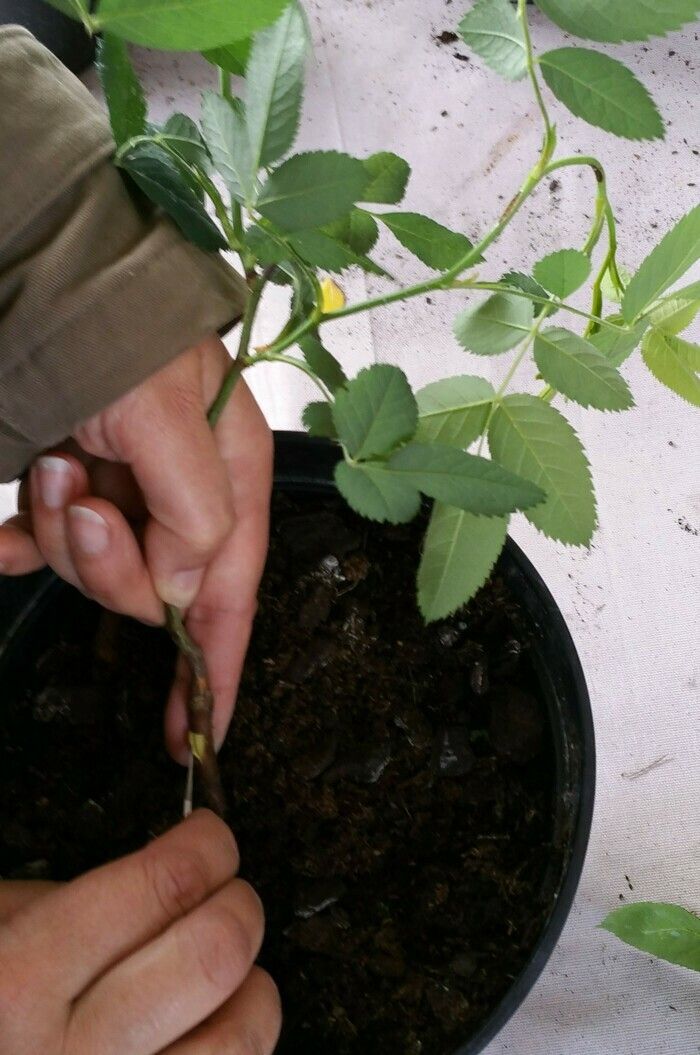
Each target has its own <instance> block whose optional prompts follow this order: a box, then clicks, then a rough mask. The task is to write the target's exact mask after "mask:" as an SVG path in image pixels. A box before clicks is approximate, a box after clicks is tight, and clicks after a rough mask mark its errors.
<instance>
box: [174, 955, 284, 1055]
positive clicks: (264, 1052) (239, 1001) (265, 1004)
mask: <svg viewBox="0 0 700 1055" xmlns="http://www.w3.org/2000/svg"><path fill="white" fill-rule="evenodd" d="M281 1026H282V1009H281V1004H280V997H279V993H278V991H277V986H276V985H275V983H274V982H273V980H272V978H270V976H269V974H267V973H266V972H265V971H263V970H261V969H260V968H259V967H254V968H253V970H252V971H251V972H250V974H249V975H248V977H247V978H246V980H245V982H244V983H243V985H242V986H241V988H240V989H239V990H238V992H237V993H235V994H234V995H233V996H232V997H231V999H230V1000H228V1001H227V1002H226V1003H225V1004H224V1006H223V1007H221V1008H220V1009H219V1010H218V1011H217V1012H216V1013H215V1014H214V1015H212V1016H211V1018H209V1019H208V1020H207V1021H206V1022H204V1023H203V1024H202V1025H201V1026H199V1028H198V1029H195V1030H194V1031H193V1032H192V1033H190V1035H189V1036H188V1037H185V1038H184V1039H183V1040H181V1041H179V1042H178V1043H176V1044H173V1045H172V1047H170V1048H168V1049H167V1050H166V1051H165V1052H164V1053H163V1055H213V1053H214V1052H216V1055H272V1052H273V1051H274V1050H275V1047H276V1045H277V1041H278V1040H279V1035H280V1030H281Z"/></svg>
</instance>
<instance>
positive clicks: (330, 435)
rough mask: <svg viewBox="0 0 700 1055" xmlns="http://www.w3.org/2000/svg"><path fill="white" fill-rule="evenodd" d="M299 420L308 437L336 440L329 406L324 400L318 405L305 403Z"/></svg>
mask: <svg viewBox="0 0 700 1055" xmlns="http://www.w3.org/2000/svg"><path fill="white" fill-rule="evenodd" d="M301 420H302V424H303V425H304V428H305V429H306V431H307V432H308V434H309V436H323V437H324V438H325V439H329V440H334V439H335V438H336V431H335V425H334V424H333V415H332V414H331V405H330V403H327V402H326V401H325V400H320V401H319V402H318V403H307V405H306V406H305V407H304V412H303V414H302V416H301Z"/></svg>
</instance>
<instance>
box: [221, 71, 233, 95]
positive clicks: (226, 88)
mask: <svg viewBox="0 0 700 1055" xmlns="http://www.w3.org/2000/svg"><path fill="white" fill-rule="evenodd" d="M219 94H220V95H223V97H224V99H228V101H229V102H231V101H232V100H233V96H232V94H231V74H230V73H228V71H227V70H222V69H221V67H219Z"/></svg>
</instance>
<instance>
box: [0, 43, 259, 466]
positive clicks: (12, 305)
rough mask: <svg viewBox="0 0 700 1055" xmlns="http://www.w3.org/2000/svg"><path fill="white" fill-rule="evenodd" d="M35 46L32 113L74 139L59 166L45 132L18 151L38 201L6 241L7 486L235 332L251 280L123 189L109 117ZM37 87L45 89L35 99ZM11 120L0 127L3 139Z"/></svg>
mask: <svg viewBox="0 0 700 1055" xmlns="http://www.w3.org/2000/svg"><path fill="white" fill-rule="evenodd" d="M29 39H30V45H27V44H26V41H25V40H24V39H23V40H22V47H23V49H24V50H27V51H28V53H29V54H30V57H31V55H32V54H34V57H35V58H36V53H38V54H39V56H40V58H41V61H40V62H39V63H38V67H39V73H38V74H37V73H36V67H35V68H34V72H32V69H31V68H27V67H26V65H25V66H24V67H23V75H24V77H25V78H28V79H29V80H30V81H32V83H33V84H34V91H33V97H34V101H33V104H32V105H33V106H34V107H37V106H38V107H39V108H40V109H41V107H42V106H44V107H45V109H48V110H51V111H52V113H53V116H54V117H55V119H56V120H59V121H63V123H64V125H65V126H67V127H69V128H71V129H72V131H71V135H70V136H69V137H68V139H67V141H66V143H65V144H64V146H62V145H61V143H60V141H59V140H53V141H52V142H53V146H52V149H53V150H57V151H59V153H60V157H59V158H57V159H56V158H52V157H51V156H50V155H47V153H46V149H45V140H44V138H42V135H41V133H40V131H39V128H40V127H49V126H47V125H46V124H45V122H44V121H43V120H40V119H39V120H38V123H37V134H36V142H34V143H26V140H23V142H24V144H25V153H26V159H20V160H21V161H24V160H26V161H27V162H28V164H25V165H23V166H22V167H23V168H24V178H25V181H26V183H28V184H31V183H34V187H35V190H37V195H36V196H35V195H31V196H30V197H31V208H28V209H27V211H26V213H25V214H24V216H23V217H22V222H21V223H16V222H14V220H15V217H16V215H17V214H16V213H13V224H12V229H11V230H9V231H8V230H7V229H6V230H5V232H4V233H3V236H2V237H0V480H3V481H6V480H9V479H12V478H14V477H16V476H17V475H19V474H20V473H21V472H22V471H23V470H24V469H25V468H26V466H27V465H28V463H29V462H30V461H31V459H32V458H33V457H34V456H35V455H36V454H37V453H38V452H39V451H41V450H43V449H45V448H46V447H49V446H51V445H53V444H56V443H59V442H61V441H62V440H64V439H65V438H66V436H68V435H70V434H71V432H72V431H73V430H74V428H75V426H76V425H77V424H78V423H79V422H81V421H83V420H85V419H86V418H88V417H90V416H91V415H93V414H95V413H97V412H98V411H99V410H101V409H103V408H104V407H106V406H108V405H109V404H110V403H112V402H113V401H114V400H115V399H117V398H119V396H121V395H123V394H124V393H125V392H127V391H128V390H130V389H131V388H134V387H135V386H136V385H138V384H139V383H140V382H141V381H143V380H145V378H147V377H148V376H150V374H152V373H154V372H155V371H156V370H158V369H159V368H160V367H161V366H163V365H165V364H166V363H167V362H168V361H170V360H171V359H173V358H174V357H175V356H177V355H179V354H180V353H181V352H183V351H185V350H186V349H187V348H190V347H192V346H193V345H195V344H197V343H198V342H199V341H200V340H202V339H203V338H204V337H205V336H207V335H208V334H211V333H215V332H221V331H222V330H223V329H224V328H226V327H228V326H229V325H230V324H231V323H232V322H233V321H235V320H236V319H237V318H238V317H239V316H240V314H241V313H242V310H243V306H244V303H245V296H246V287H245V283H244V281H243V279H242V278H241V277H240V276H239V275H238V274H237V273H236V272H235V271H233V269H231V268H230V267H229V266H228V265H227V264H226V263H225V261H224V260H223V258H222V257H219V256H216V255H210V254H207V253H203V252H201V251H200V250H199V249H197V248H195V247H194V246H192V245H190V244H189V243H188V242H186V241H185V239H184V238H183V237H182V235H181V234H180V233H179V231H178V230H177V229H176V228H175V227H174V225H173V224H171V223H170V221H169V220H167V219H166V218H164V217H163V216H162V215H161V214H159V213H158V212H156V211H155V210H154V209H153V208H152V207H151V206H150V205H148V204H147V203H145V202H143V201H142V200H141V199H140V196H139V194H138V193H137V192H135V191H134V190H133V188H131V187H130V186H129V185H128V184H127V182H126V181H125V180H124V178H123V177H122V175H121V174H120V173H119V171H118V170H117V169H115V168H114V166H113V164H112V162H111V161H110V160H109V157H108V154H109V151H110V149H111V148H110V147H109V144H110V143H111V137H110V134H109V128H108V125H107V123H106V118H105V115H104V114H103V113H102V112H101V111H100V110H99V109H96V108H95V107H94V103H93V102H92V100H91V99H90V97H89V96H87V99H88V100H89V102H86V100H85V98H84V97H83V95H82V94H81V93H83V92H84V89H83V88H82V86H81V85H80V84H79V82H78V81H76V80H75V78H73V77H72V76H71V75H70V74H68V73H67V72H66V71H58V72H57V71H56V70H55V69H54V68H53V66H52V64H51V63H49V62H48V61H47V60H45V59H44V58H43V52H44V49H42V48H41V47H40V46H39V45H38V44H36V42H34V41H33V40H31V38H29ZM1 44H2V41H1V39H0V45H1ZM1 52H2V47H0V53H1ZM47 54H48V53H47ZM42 63H43V65H42ZM36 76H38V77H40V78H41V77H44V78H48V81H47V82H46V83H44V84H43V86H42V87H41V90H39V88H38V87H37V85H36V83H34V78H35V77H36ZM0 79H1V78H0ZM65 82H68V88H67V89H66V90H65V91H64V89H65ZM74 85H77V86H78V87H77V89H76V88H75V87H74ZM78 89H79V91H78ZM85 95H87V93H85ZM47 97H48V98H47ZM57 97H58V98H60V99H61V102H60V105H59V107H58V112H57V113H56V112H54V111H55V110H56V98H57ZM45 99H46V101H45V102H42V100H45ZM32 112H33V113H34V114H35V111H32ZM76 114H79V120H76ZM44 116H46V114H44ZM39 117H41V115H39ZM33 119H34V118H33ZM5 120H6V118H3V116H2V115H0V132H2V131H3V125H4V124H5ZM76 125H77V126H78V128H79V132H76ZM76 136H77V137H78V138H77V139H76ZM81 137H82V141H83V142H84V144H85V151H84V152H83V153H82V155H80V151H76V142H77V141H78V140H80V138H81ZM0 138H2V137H0ZM10 140H11V136H10ZM11 145H12V144H11V142H3V143H2V145H1V149H2V150H3V151H4V150H6V149H9V148H10V147H11ZM61 151H63V153H61ZM79 155H80V156H79ZM54 165H55V172H57V173H60V175H61V181H60V183H61V186H60V188H59V189H60V193H56V192H55V189H54V190H53V191H52V193H48V191H47V192H46V193H44V194H43V195H42V194H41V193H38V192H39V191H40V190H44V184H45V178H46V169H47V168H50V169H53V167H54ZM35 169H36V174H35V171H34V170H35ZM23 193H24V192H23ZM4 196H5V195H4V189H3V188H1V187H0V199H4ZM0 204H2V212H3V214H4V213H5V202H4V201H1V202H0Z"/></svg>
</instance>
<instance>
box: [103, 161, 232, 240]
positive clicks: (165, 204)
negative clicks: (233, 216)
mask: <svg viewBox="0 0 700 1055" xmlns="http://www.w3.org/2000/svg"><path fill="white" fill-rule="evenodd" d="M120 166H121V168H123V169H125V170H126V171H127V172H128V173H129V175H130V176H131V178H132V179H133V180H134V182H135V183H137V184H138V186H139V187H140V188H141V190H142V191H143V192H144V193H145V194H146V195H148V197H149V198H150V199H151V201H154V202H155V203H156V204H157V205H160V206H161V208H162V209H164V210H165V212H167V213H168V215H169V216H170V217H172V219H173V220H174V221H175V223H176V224H177V225H178V227H179V228H180V230H181V231H182V233H183V234H184V235H185V237H186V238H188V239H189V240H190V241H191V242H193V243H194V244H195V245H197V246H199V248H200V249H206V250H209V251H211V252H213V251H214V250H216V249H225V248H226V241H225V240H224V238H223V236H222V234H221V232H220V231H219V228H218V227H217V226H216V224H215V223H214V222H213V220H212V219H211V218H210V216H209V215H208V213H207V211H206V209H205V208H204V206H203V205H202V203H201V201H200V200H199V198H198V197H197V195H196V194H195V192H194V191H193V190H192V188H191V187H190V185H189V183H188V182H187V180H186V179H185V177H184V176H183V175H182V173H181V172H180V170H179V168H178V167H177V165H176V163H175V162H174V161H173V160H172V159H171V158H170V156H169V155H168V154H167V153H166V152H165V151H164V150H163V148H162V147H159V146H157V145H156V144H155V143H139V144H137V145H136V146H135V147H133V148H132V149H131V150H129V151H128V153H127V154H125V155H124V157H123V158H122V159H121V161H120Z"/></svg>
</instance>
